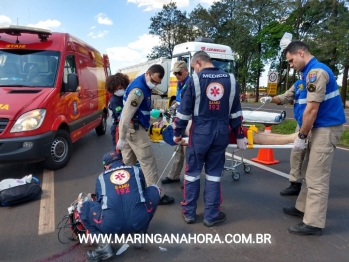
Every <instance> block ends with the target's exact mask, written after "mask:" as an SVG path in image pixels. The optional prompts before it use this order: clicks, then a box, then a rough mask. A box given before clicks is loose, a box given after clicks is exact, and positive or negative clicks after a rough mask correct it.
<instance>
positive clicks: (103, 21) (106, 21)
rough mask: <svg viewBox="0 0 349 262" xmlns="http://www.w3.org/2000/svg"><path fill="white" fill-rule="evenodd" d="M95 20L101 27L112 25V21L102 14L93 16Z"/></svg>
mask: <svg viewBox="0 0 349 262" xmlns="http://www.w3.org/2000/svg"><path fill="white" fill-rule="evenodd" d="M95 19H97V22H98V23H99V24H102V25H112V24H113V21H112V20H111V19H110V18H109V17H107V15H106V14H104V13H99V14H98V15H96V16H95Z"/></svg>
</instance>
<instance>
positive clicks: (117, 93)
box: [114, 89, 125, 96]
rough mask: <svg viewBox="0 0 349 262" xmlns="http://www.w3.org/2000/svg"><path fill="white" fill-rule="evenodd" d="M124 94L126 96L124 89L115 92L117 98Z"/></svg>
mask: <svg viewBox="0 0 349 262" xmlns="http://www.w3.org/2000/svg"><path fill="white" fill-rule="evenodd" d="M124 94H125V90H123V89H122V90H118V91H115V92H114V95H116V96H123V95H124Z"/></svg>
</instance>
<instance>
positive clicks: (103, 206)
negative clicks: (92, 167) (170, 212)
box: [80, 152, 160, 261]
mask: <svg viewBox="0 0 349 262" xmlns="http://www.w3.org/2000/svg"><path fill="white" fill-rule="evenodd" d="M103 164H104V166H105V169H106V171H104V172H103V173H102V174H100V175H99V176H98V178H97V180H96V201H87V202H83V203H82V207H81V208H80V218H81V221H82V224H83V225H84V227H85V228H86V229H87V230H88V232H89V233H90V234H129V233H145V232H146V231H147V229H148V227H149V223H150V221H151V219H152V218H153V215H154V213H155V210H156V208H157V206H158V203H159V200H160V190H159V188H158V187H157V186H156V185H150V186H149V187H147V188H146V185H145V179H144V176H143V173H142V170H141V169H139V168H138V167H136V166H124V165H123V163H122V162H121V156H120V154H117V153H115V152H110V153H106V154H105V155H104V156H103ZM113 254H114V252H113V249H112V247H111V245H110V243H100V244H99V246H98V248H97V249H96V250H93V251H91V250H89V251H88V252H87V258H88V260H89V261H100V260H105V259H108V258H109V257H111V256H112V255H113Z"/></svg>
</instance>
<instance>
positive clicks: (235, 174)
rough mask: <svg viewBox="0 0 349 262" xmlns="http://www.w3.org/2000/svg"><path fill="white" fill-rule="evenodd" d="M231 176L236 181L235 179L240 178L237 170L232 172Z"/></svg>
mask: <svg viewBox="0 0 349 262" xmlns="http://www.w3.org/2000/svg"><path fill="white" fill-rule="evenodd" d="M232 177H233V179H234V180H235V181H236V180H239V179H240V174H239V173H238V172H234V171H233V172H232Z"/></svg>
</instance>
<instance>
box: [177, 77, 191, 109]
mask: <svg viewBox="0 0 349 262" xmlns="http://www.w3.org/2000/svg"><path fill="white" fill-rule="evenodd" d="M189 78H190V76H189V75H188V76H187V77H186V78H185V79H184V80H183V82H182V83H181V82H180V81H178V83H177V94H176V101H177V102H179V103H180V102H181V99H182V91H183V90H184V89H185V88H186V83H187V81H188V79H189ZM179 107H180V105H178V106H177V110H178V109H179Z"/></svg>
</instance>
